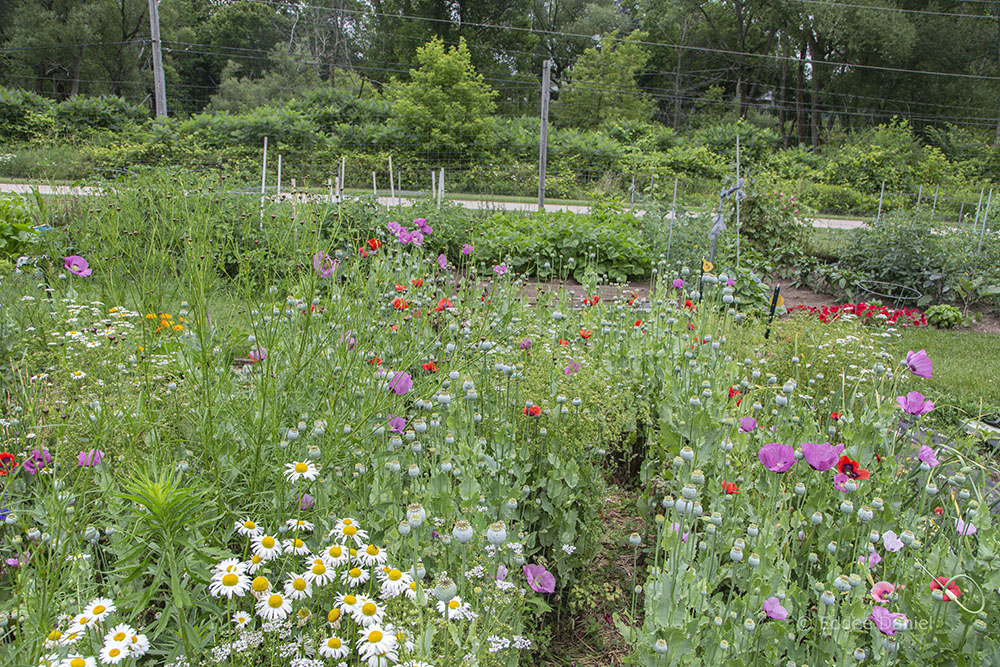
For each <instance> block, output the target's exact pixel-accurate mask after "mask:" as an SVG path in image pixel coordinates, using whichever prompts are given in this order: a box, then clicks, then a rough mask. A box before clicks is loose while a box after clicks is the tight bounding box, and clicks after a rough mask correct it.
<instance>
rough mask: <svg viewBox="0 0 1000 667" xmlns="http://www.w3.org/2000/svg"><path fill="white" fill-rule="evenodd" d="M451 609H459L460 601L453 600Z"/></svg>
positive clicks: (450, 605) (449, 605)
mask: <svg viewBox="0 0 1000 667" xmlns="http://www.w3.org/2000/svg"><path fill="white" fill-rule="evenodd" d="M448 607H449V608H450V609H458V600H452V601H451V602H449V603H448Z"/></svg>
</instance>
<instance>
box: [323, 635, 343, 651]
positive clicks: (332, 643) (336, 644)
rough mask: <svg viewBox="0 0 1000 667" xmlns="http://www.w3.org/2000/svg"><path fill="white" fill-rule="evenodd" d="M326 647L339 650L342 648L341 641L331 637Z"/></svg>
mask: <svg viewBox="0 0 1000 667" xmlns="http://www.w3.org/2000/svg"><path fill="white" fill-rule="evenodd" d="M326 645H327V646H329V647H330V648H332V649H338V648H340V640H339V639H337V638H336V637H330V639H329V640H328V641H327V642H326Z"/></svg>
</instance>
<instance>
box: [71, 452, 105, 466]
mask: <svg viewBox="0 0 1000 667" xmlns="http://www.w3.org/2000/svg"><path fill="white" fill-rule="evenodd" d="M103 458H104V452H102V451H101V450H99V449H97V448H96V447H95V448H94V449H91V450H84V451H82V452H80V453H79V454H77V456H76V464H77V465H78V466H80V467H82V468H91V467H93V466H96V465H97V464H99V463H100V462H101V459H103Z"/></svg>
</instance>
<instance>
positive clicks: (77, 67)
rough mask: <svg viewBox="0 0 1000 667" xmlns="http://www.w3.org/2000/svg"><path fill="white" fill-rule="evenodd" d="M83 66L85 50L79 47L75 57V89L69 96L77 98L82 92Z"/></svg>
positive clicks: (72, 89)
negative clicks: (81, 75)
mask: <svg viewBox="0 0 1000 667" xmlns="http://www.w3.org/2000/svg"><path fill="white" fill-rule="evenodd" d="M82 64H83V49H82V47H77V49H76V53H75V54H74V55H73V87H72V88H70V91H69V96H70V97H76V96H77V94H78V93H79V92H80V66H81V65H82Z"/></svg>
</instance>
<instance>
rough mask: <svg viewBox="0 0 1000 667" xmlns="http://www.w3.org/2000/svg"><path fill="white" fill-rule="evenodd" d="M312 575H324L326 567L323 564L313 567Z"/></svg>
mask: <svg viewBox="0 0 1000 667" xmlns="http://www.w3.org/2000/svg"><path fill="white" fill-rule="evenodd" d="M313 574H326V566H325V565H323V563H316V564H315V565H313Z"/></svg>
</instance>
